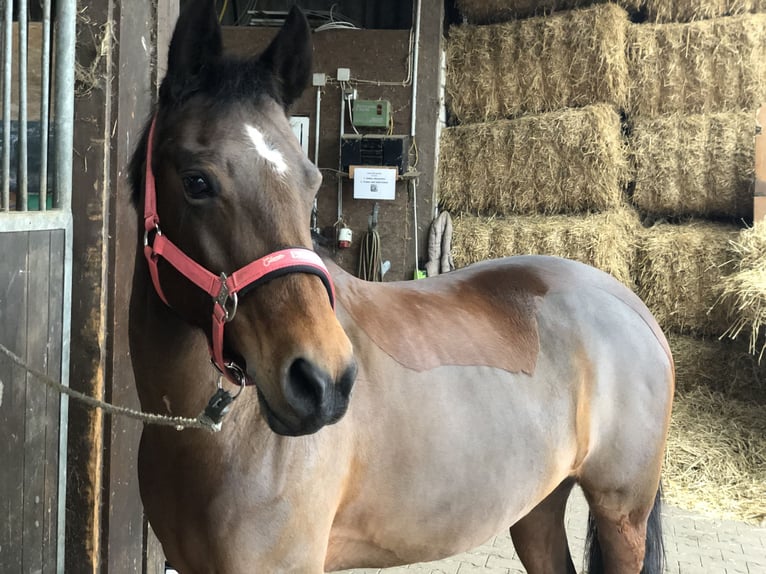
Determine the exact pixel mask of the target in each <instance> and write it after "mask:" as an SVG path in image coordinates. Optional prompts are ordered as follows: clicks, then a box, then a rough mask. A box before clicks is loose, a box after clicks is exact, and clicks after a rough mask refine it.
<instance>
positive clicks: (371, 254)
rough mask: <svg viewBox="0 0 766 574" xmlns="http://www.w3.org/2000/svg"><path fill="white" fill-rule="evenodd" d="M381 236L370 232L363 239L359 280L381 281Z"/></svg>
mask: <svg viewBox="0 0 766 574" xmlns="http://www.w3.org/2000/svg"><path fill="white" fill-rule="evenodd" d="M380 269H381V260H380V234H379V233H378V232H377V231H376V230H374V229H371V230H368V231H367V233H365V234H364V237H362V243H361V245H360V248H359V272H358V273H357V275H358V276H359V278H361V279H364V280H365V281H380V280H381V276H380Z"/></svg>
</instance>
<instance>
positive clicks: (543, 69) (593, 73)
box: [447, 4, 629, 123]
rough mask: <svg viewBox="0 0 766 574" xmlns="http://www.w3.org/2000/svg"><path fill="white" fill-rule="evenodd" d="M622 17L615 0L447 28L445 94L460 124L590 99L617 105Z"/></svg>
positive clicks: (622, 87) (621, 93) (623, 72)
mask: <svg viewBox="0 0 766 574" xmlns="http://www.w3.org/2000/svg"><path fill="white" fill-rule="evenodd" d="M627 28H628V15H627V13H626V12H625V10H623V9H622V8H620V7H618V6H616V5H614V4H602V5H598V6H593V7H591V8H587V9H584V10H575V11H572V12H567V13H562V14H556V15H553V16H549V17H539V18H531V19H529V20H516V21H513V22H508V23H504V24H493V25H490V26H471V25H463V26H453V27H452V28H450V35H449V40H448V42H447V95H448V98H449V107H450V110H451V112H452V114H453V115H454V116H455V117H456V118H457V120H458V121H459V122H460V123H470V122H481V121H487V120H494V119H500V118H510V117H515V116H518V115H519V114H522V113H540V112H546V111H552V110H557V109H561V108H567V107H581V106H585V105H589V104H593V103H609V104H613V105H615V106H616V107H618V108H624V107H625V105H626V103H627V96H628V89H629V88H628V84H629V80H628V75H627V74H628V66H627V60H626V57H625V42H626V31H627Z"/></svg>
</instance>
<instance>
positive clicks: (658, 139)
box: [629, 112, 755, 217]
mask: <svg viewBox="0 0 766 574" xmlns="http://www.w3.org/2000/svg"><path fill="white" fill-rule="evenodd" d="M754 134H755V125H754V119H753V114H751V113H749V112H729V113H717V114H695V115H683V114H671V115H668V116H660V117H638V118H636V119H635V120H634V121H633V122H632V134H631V136H630V138H629V147H630V155H631V159H632V161H633V164H634V173H635V191H634V193H633V201H634V203H635V204H636V205H637V206H638V208H639V209H641V210H642V211H644V212H647V213H649V214H653V215H670V216H723V217H749V216H751V214H752V209H753V198H752V180H753V177H754V167H755V151H754V146H753V137H754Z"/></svg>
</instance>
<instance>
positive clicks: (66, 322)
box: [51, 0, 75, 572]
mask: <svg viewBox="0 0 766 574" xmlns="http://www.w3.org/2000/svg"><path fill="white" fill-rule="evenodd" d="M62 1H63V2H64V3H69V2H70V0H59V3H61V2H62ZM71 3H72V4H74V3H75V0H71ZM51 213H54V212H51ZM59 213H62V215H64V216H65V217H67V218H68V221H67V226H66V228H65V229H64V299H63V303H64V309H63V313H62V323H61V384H62V385H65V386H67V387H68V386H69V349H70V340H71V338H72V214H71V213H70V211H69V210H66V211H61V212H59ZM68 435H69V397H68V396H67V395H65V394H62V395H61V402H60V403H59V469H58V470H59V475H58V479H59V481H58V482H59V483H58V493H57V496H58V516H57V520H58V522H57V525H56V526H57V530H56V535H57V537H58V540H57V545H56V572H64V564H65V557H66V556H65V551H66V550H65V548H66V546H65V541H66V484H67V483H66V475H67V437H68Z"/></svg>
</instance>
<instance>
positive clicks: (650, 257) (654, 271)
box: [635, 222, 739, 336]
mask: <svg viewBox="0 0 766 574" xmlns="http://www.w3.org/2000/svg"><path fill="white" fill-rule="evenodd" d="M738 231H739V230H738V228H737V227H735V226H733V225H724V224H715V223H710V222H691V223H684V224H667V223H660V224H657V225H655V226H653V227H651V228H649V229H644V230H642V232H641V233H640V234H639V236H638V255H637V260H636V263H637V264H636V267H635V278H636V283H637V285H638V294H639V296H640V297H641V298H642V299H643V300H644V302H645V303H646V305H647V306H648V307H649V309H651V310H652V313H653V314H654V316H655V318H656V319H657V321H658V322H659V323H660V325H661V326H662V327H663V328H664V329H666V330H672V331H676V332H679V333H698V334H709V335H714V336H720V335H722V334H723V333H724V332H725V331H726V330H727V328H728V327H729V325H730V317H729V310H728V309H727V308H726V307H725V306H724V305H722V304H720V301H719V300H720V297H721V294H722V280H723V278H724V277H725V276H727V275H729V274H731V272H732V271H734V264H733V262H732V257H733V253H732V249H731V246H730V244H729V241H730V240H732V239H734V238H736V237H737V234H738Z"/></svg>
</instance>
